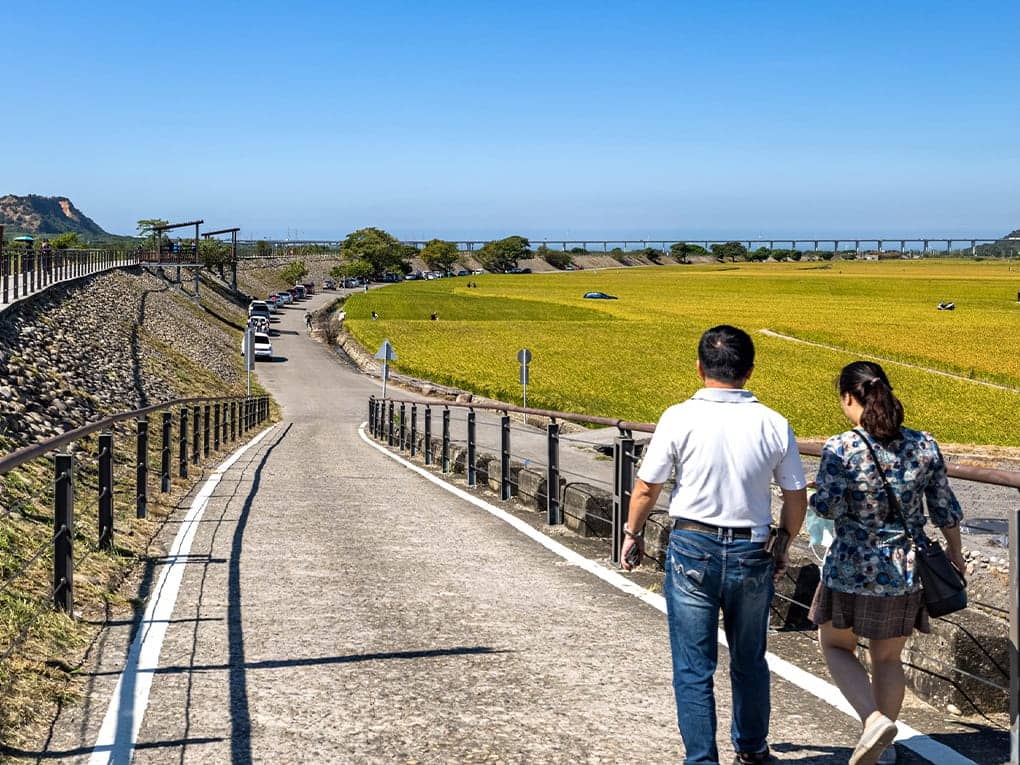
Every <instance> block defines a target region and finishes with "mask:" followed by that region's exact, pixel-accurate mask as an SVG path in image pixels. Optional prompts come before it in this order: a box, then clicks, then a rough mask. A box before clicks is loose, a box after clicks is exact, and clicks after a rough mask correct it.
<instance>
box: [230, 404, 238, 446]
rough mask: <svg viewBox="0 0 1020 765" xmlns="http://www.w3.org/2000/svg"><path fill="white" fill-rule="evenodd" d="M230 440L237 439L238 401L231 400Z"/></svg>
mask: <svg viewBox="0 0 1020 765" xmlns="http://www.w3.org/2000/svg"><path fill="white" fill-rule="evenodd" d="M230 440H231V441H236V440H237V402H236V401H231V402H230Z"/></svg>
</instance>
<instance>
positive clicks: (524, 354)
mask: <svg viewBox="0 0 1020 765" xmlns="http://www.w3.org/2000/svg"><path fill="white" fill-rule="evenodd" d="M517 361H518V362H520V365H521V387H522V388H523V389H524V408H525V409H527V408H528V364H530V363H531V351H529V350H528V349H527V348H521V349H520V350H519V351H517Z"/></svg>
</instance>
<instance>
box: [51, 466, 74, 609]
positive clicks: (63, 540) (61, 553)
mask: <svg viewBox="0 0 1020 765" xmlns="http://www.w3.org/2000/svg"><path fill="white" fill-rule="evenodd" d="M54 464H55V466H56V486H55V489H56V491H55V492H54V495H53V537H54V540H55V541H54V543H53V607H54V608H56V609H57V610H58V611H63V612H64V613H65V614H71V613H74V456H73V455H72V454H70V453H67V454H57V455H56V456H55V457H54Z"/></svg>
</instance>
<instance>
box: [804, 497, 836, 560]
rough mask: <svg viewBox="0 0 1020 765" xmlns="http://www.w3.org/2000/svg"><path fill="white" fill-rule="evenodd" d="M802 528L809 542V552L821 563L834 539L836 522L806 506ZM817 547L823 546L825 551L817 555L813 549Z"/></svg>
mask: <svg viewBox="0 0 1020 765" xmlns="http://www.w3.org/2000/svg"><path fill="white" fill-rule="evenodd" d="M804 528H805V530H806V531H807V534H808V541H809V542H810V543H811V554H812V555H814V556H815V558H816V559H817V560H818V562H819V563H821V562H822V560H823V559H824V558H825V553H827V552H828V551H829V547H831V546H832V543H833V541H834V540H835V539H836V524H835V523H834V522H833V521H830V520H829V519H828V518H822V517H821V516H820V515H818V514H817V513H815V512H814V511H813V510H812V509H811V508H808V511H807V517H805V518H804ZM817 547H824V548H825V553H822V554H821V555H819V554H818V552H817V551H816V549H815V548H817Z"/></svg>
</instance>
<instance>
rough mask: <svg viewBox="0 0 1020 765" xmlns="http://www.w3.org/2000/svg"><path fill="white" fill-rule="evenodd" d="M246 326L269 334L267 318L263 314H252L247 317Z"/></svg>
mask: <svg viewBox="0 0 1020 765" xmlns="http://www.w3.org/2000/svg"><path fill="white" fill-rule="evenodd" d="M248 326H249V327H251V328H252V329H254V330H255V331H256V332H262V333H263V334H266V335H268V334H269V320H268V319H266V317H264V316H252V317H251V318H250V319H248Z"/></svg>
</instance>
